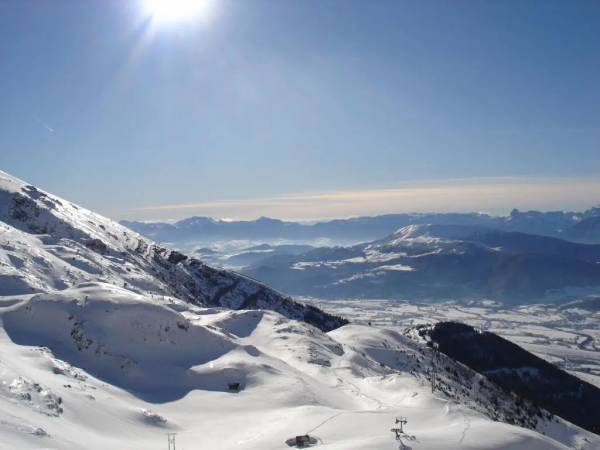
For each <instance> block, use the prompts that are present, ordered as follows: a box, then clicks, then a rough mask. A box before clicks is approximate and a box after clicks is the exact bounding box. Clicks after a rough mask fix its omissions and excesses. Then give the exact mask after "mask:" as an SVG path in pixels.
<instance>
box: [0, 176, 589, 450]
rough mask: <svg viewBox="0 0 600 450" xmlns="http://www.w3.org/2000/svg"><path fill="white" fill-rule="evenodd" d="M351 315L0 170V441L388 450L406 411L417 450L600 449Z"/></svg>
mask: <svg viewBox="0 0 600 450" xmlns="http://www.w3.org/2000/svg"><path fill="white" fill-rule="evenodd" d="M344 323H345V322H344V321H343V320H342V319H339V318H337V317H335V316H332V315H329V314H326V313H324V312H322V311H320V310H319V309H316V308H311V307H308V306H305V305H303V304H301V303H297V302H294V301H293V300H291V299H290V298H287V297H284V296H282V295H280V294H278V293H277V292H276V291H273V290H271V289H270V288H268V287H266V286H265V285H263V284H261V283H257V282H254V281H253V280H251V279H248V278H246V277H244V276H240V275H237V274H234V273H231V272H227V271H222V270H216V269H212V268H210V267H208V266H206V265H204V264H203V263H201V262H199V261H197V260H195V259H193V258H189V257H187V256H185V255H183V254H180V253H177V252H174V251H169V250H166V249H164V248H161V247H160V246H157V245H156V244H154V243H152V242H150V241H148V240H146V239H144V238H142V237H140V236H139V235H137V234H136V233H133V232H131V231H129V230H127V229H125V228H123V227H120V226H119V225H117V224H115V223H114V222H111V221H110V220H108V219H105V218H102V217H100V216H98V215H96V214H93V213H91V212H89V211H87V210H84V209H82V208H80V207H78V206H76V205H73V204H71V203H69V202H67V201H65V200H62V199H59V198H57V197H55V196H52V195H50V194H48V193H45V192H43V191H40V190H38V189H36V188H34V187H33V186H30V185H28V184H26V183H24V182H22V181H20V180H17V179H15V178H13V177H11V176H9V175H7V174H4V173H1V174H0V325H1V326H0V448H1V449H11V450H12V449H15V448H27V449H35V448H52V449H61V450H62V449H106V448H118V449H124V450H128V449H131V450H133V449H140V448H144V449H153V448H156V449H161V448H164V447H165V444H166V442H165V441H166V439H167V437H166V433H177V436H176V438H177V448H183V449H190V448H210V449H236V448H244V449H250V450H252V449H256V450H259V449H260V450H275V449H281V448H287V445H290V444H293V442H295V437H296V436H302V435H305V434H308V435H310V436H311V438H312V441H311V442H314V443H315V444H316V445H317V446H323V447H324V448H329V449H332V450H336V449H337V450H374V449H377V450H379V449H381V450H386V449H390V450H391V449H395V448H397V444H398V443H397V441H395V440H394V435H393V434H392V433H390V428H391V427H392V426H394V424H395V419H396V417H399V416H403V417H406V418H407V420H408V423H406V424H405V426H404V431H403V433H401V435H400V437H401V439H402V442H403V443H404V444H405V445H406V447H408V448H413V449H415V450H416V449H446V448H448V446H451V447H454V448H469V449H506V448H511V449H528V450H530V449H534V450H536V449H539V450H542V449H543V450H546V449H563V450H564V449H568V448H575V449H582V450H583V449H585V450H588V449H595V448H598V447H599V446H600V437H598V436H596V435H594V434H591V433H589V432H587V431H585V430H582V429H581V428H579V427H577V426H575V425H573V424H571V423H569V422H566V421H564V420H563V419H561V418H558V417H555V416H552V415H551V414H549V413H548V412H547V411H544V410H542V409H540V408H538V407H536V406H535V405H533V404H531V403H529V402H527V401H523V400H522V399H519V398H517V397H516V396H514V394H511V393H509V392H505V391H504V390H502V389H501V388H500V387H498V386H497V385H496V384H494V383H493V382H490V381H489V380H487V379H485V378H484V377H482V376H481V375H479V374H477V373H476V372H474V371H473V370H471V369H469V368H467V367H465V366H463V365H461V364H459V363H456V362H455V361H453V360H452V359H451V358H449V357H446V356H444V355H437V356H435V355H433V354H432V353H431V350H430V349H429V348H428V347H427V346H425V345H423V344H422V343H420V342H419V340H418V336H412V335H411V334H410V332H409V333H408V335H403V334H401V333H399V332H398V331H394V330H386V329H382V328H376V327H368V326H360V325H353V324H345V325H344ZM341 325H343V326H341ZM327 330H332V331H329V332H325V331H327ZM434 373H435V374H436V375H435V379H434V380H433V381H434V386H435V388H436V389H435V392H431V387H430V386H431V383H432V379H433V377H434V375H433V374H434Z"/></svg>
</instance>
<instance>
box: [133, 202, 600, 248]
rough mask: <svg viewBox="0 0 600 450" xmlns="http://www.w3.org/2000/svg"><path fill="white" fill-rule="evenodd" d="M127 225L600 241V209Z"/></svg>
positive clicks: (136, 226)
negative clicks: (461, 230) (430, 231)
mask: <svg viewBox="0 0 600 450" xmlns="http://www.w3.org/2000/svg"><path fill="white" fill-rule="evenodd" d="M121 224H122V225H125V226H126V227H128V228H130V229H132V230H134V231H137V232H138V233H140V234H143V235H144V236H148V237H150V238H152V239H154V240H156V241H160V242H172V243H175V244H178V243H182V242H189V241H195V240H198V241H202V240H219V239H270V240H275V239H290V240H306V239H318V238H327V239H331V240H332V241H338V242H344V241H355V242H357V241H372V240H375V239H380V238H382V237H383V236H387V235H389V234H392V233H394V232H395V231H397V230H398V229H399V228H403V227H406V226H409V225H427V224H431V225H463V226H482V227H487V228H493V229H497V230H500V231H507V232H512V231H516V232H521V233H527V234H538V235H542V236H551V237H557V238H561V239H566V240H572V241H574V242H582V243H600V207H599V208H591V209H589V210H587V211H584V212H567V211H552V212H540V211H519V210H517V209H515V210H513V211H512V212H511V213H510V215H508V216H492V215H489V214H483V213H432V214H428V213H426V214H417V213H415V214H386V215H381V216H375V217H356V218H350V219H336V220H330V221H324V222H317V223H314V224H307V223H300V222H290V221H282V220H278V219H271V218H268V217H261V218H259V219H257V220H245V221H229V220H215V219H212V218H209V217H190V218H188V219H183V220H180V221H178V222H175V223H166V222H136V221H128V220H123V221H121Z"/></svg>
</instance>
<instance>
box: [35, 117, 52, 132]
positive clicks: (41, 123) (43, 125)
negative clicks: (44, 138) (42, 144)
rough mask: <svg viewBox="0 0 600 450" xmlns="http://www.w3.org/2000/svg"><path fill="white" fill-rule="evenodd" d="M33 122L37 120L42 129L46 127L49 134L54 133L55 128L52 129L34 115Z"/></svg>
mask: <svg viewBox="0 0 600 450" xmlns="http://www.w3.org/2000/svg"><path fill="white" fill-rule="evenodd" d="M33 120H35V121H36V122H37V123H38V124H40V125H41V126H42V127H44V128H45V129H46V131H48V132H49V133H54V128H52V127H51V126H50V125H48V124H47V123H46V122H44V121H43V120H41V119H40V118H39V117H38V116H36V115H34V116H33Z"/></svg>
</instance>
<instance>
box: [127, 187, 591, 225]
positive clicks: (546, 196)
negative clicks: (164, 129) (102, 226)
mask: <svg viewBox="0 0 600 450" xmlns="http://www.w3.org/2000/svg"><path fill="white" fill-rule="evenodd" d="M598 203H600V179H595V178H483V179H482V178H478V179H462V180H446V181H437V182H429V183H411V184H403V185H400V186H397V187H393V188H382V189H365V190H338V191H321V192H306V193H296V194H288V195H279V196H272V197H258V198H239V199H224V200H211V201H200V202H190V203H175V204H164V205H150V206H145V207H141V208H137V209H135V210H132V211H130V212H129V217H133V218H137V219H165V218H182V217H187V216H191V215H205V216H212V217H230V218H238V219H244V218H256V217H258V216H269V217H279V218H289V219H321V218H323V219H324V218H333V217H349V216H360V215H373V214H385V213H394V212H426V211H439V212H449V211H456V212H459V211H486V212H492V213H502V212H507V211H509V210H510V209H512V208H519V209H530V208H535V209H542V210H548V209H582V208H588V207H590V206H592V205H595V204H598Z"/></svg>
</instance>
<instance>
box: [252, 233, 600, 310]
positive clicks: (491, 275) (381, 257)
mask: <svg viewBox="0 0 600 450" xmlns="http://www.w3.org/2000/svg"><path fill="white" fill-rule="evenodd" d="M599 261H600V245H585V244H577V243H573V242H567V241H563V240H560V239H557V238H551V237H545V236H538V235H529V234H524V233H517V232H503V231H498V230H494V229H490V228H487V227H478V226H464V225H410V226H407V227H404V228H401V229H400V230H398V231H397V232H396V233H394V234H392V235H390V236H388V237H386V238H384V239H381V240H378V241H374V242H371V243H368V244H359V245H355V246H351V247H332V248H318V249H315V250H313V251H310V252H307V253H305V254H302V255H299V256H275V257H272V258H269V259H263V260H262V261H259V262H258V263H257V264H255V265H254V266H249V267H247V268H245V269H244V270H243V271H244V272H245V273H247V274H249V275H251V276H252V277H255V278H257V279H260V280H263V281H265V282H266V283H269V284H270V285H272V286H275V287H276V288H278V289H282V290H284V291H286V292H289V293H291V294H296V295H308V296H314V297H321V298H343V297H346V298H404V299H407V298H412V299H478V298H479V299H481V298H492V299H496V300H502V301H506V302H513V303H516V302H528V301H536V300H540V299H544V298H549V297H552V296H553V298H557V299H561V298H569V296H570V295H572V293H573V292H587V293H590V292H593V293H600V264H598V262H599Z"/></svg>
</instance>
